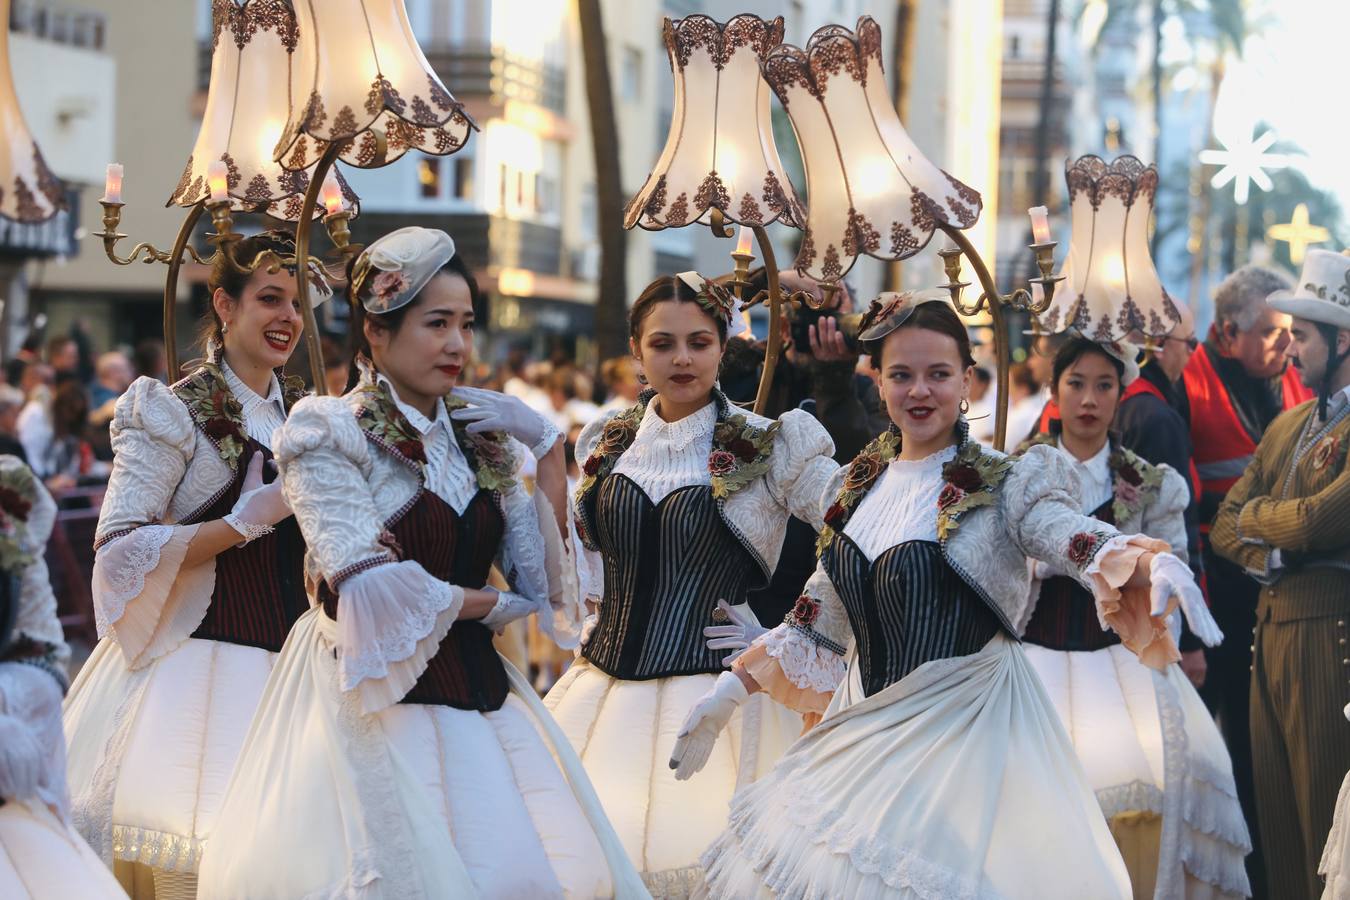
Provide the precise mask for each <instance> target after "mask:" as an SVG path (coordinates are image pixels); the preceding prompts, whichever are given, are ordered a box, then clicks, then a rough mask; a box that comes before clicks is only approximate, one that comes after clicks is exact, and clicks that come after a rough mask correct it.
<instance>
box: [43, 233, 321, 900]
mask: <svg viewBox="0 0 1350 900" xmlns="http://www.w3.org/2000/svg"><path fill="white" fill-rule="evenodd" d="M265 251H272V252H274V253H277V254H278V255H280V256H283V257H284V256H289V255H291V254H292V253H293V252H294V244H293V242H292V240H291V237H290V235H289V234H286V233H282V232H264V233H263V234H260V235H256V236H253V237H249V238H245V239H243V240H241V241H240V242H239V244H238V246H237V249H236V251H235V255H236V258H237V259H238V260H239V261H240V262H241V263H244V264H248V263H251V262H252V261H254V260H255V259H257V258H258V256H259V255H260V254H261V253H263V252H265ZM209 285H210V287H211V290H212V305H211V311H210V312H209V313H208V316H207V321H206V323H205V325H204V329H203V344H204V350H205V359H204V360H203V361H202V362H201V364H200V365H199V366H198V367H197V368H196V369H194V370H193V371H192V372H191V374H189V375H188V376H187V377H186V378H184V379H183V380H182V381H179V382H178V383H176V384H174V385H173V386H171V387H165V386H164V385H163V384H161V383H160V382H158V381H156V380H154V379H152V378H141V379H138V380H137V381H136V382H135V383H134V384H132V386H131V388H130V389H129V390H128V391H127V392H126V393H125V394H124V395H123V396H122V398H121V399H120V400H119V401H118V403H117V411H116V413H115V415H114V417H113V421H112V426H111V427H112V447H113V451H114V453H115V459H114V463H113V471H112V476H111V478H110V480H109V484H108V492H107V495H106V497H105V498H104V501H103V506H102V509H101V512H100V515H99V523H98V530H97V533H96V534H97V537H96V541H95V547H96V548H97V549H96V553H95V559H94V580H93V595H94V605H95V613H96V618H97V621H98V628H99V636H100V637H101V638H102V640H100V641H99V644H98V646H97V647H96V648H95V649H94V653H93V655H92V656H91V657H90V659H89V661H88V662H87V663H86V664H85V666H84V667H83V668H82V669H81V671H80V676H79V678H78V679H77V680H76V682H75V684H74V685H73V686H72V687H71V691H70V696H69V698H68V699H67V701H66V711H65V727H66V733H67V736H68V738H69V741H70V757H69V772H70V785H71V788H72V792H71V793H72V801H73V809H74V821H75V823H76V825H77V827H78V828H79V829H80V831H81V832H82V833H83V834H84V836H85V837H86V839H88V840H89V842H90V844H91V845H92V846H93V847H94V849H95V850H96V851H97V852H99V854H100V855H101V856H103V858H104V859H105V861H107V862H108V863H109V864H111V865H113V866H114V868H115V871H116V872H117V874H118V876H119V878H122V879H123V883H124V885H125V886H126V887H127V888H128V889H129V890H130V891H131V892H132V893H133V894H134V895H135V894H143V893H145V892H146V891H147V890H148V887H147V885H146V882H147V881H153V883H154V889H155V890H158V891H169V890H180V889H181V890H190V889H191V888H192V886H193V885H194V884H195V880H196V874H195V873H196V872H197V869H198V865H199V861H200V855H201V850H202V846H203V841H204V836H205V835H206V833H207V832H208V831H209V830H210V828H211V826H212V824H213V823H214V821H215V816H216V812H217V810H218V808H219V803H220V799H221V795H222V793H223V791H224V788H225V780H226V778H228V775H229V771H230V769H231V768H232V766H233V764H234V760H235V756H236V754H237V753H238V750H239V746H240V744H241V743H242V742H243V739H244V732H245V730H246V728H247V727H248V726H247V724H246V723H247V720H248V718H249V716H250V715H251V714H252V711H253V707H254V706H255V705H256V703H257V702H258V698H259V697H260V696H261V694H262V689H263V684H264V682H265V680H266V678H267V673H268V671H269V670H270V668H271V666H272V663H273V661H274V660H275V658H276V653H277V651H279V650H280V649H281V645H282V644H283V643H284V642H285V640H286V634H287V632H288V631H289V629H290V626H291V624H292V623H293V622H294V621H295V620H296V618H297V617H298V616H299V615H300V614H301V613H302V612H304V610H305V609H307V608H308V606H309V602H308V599H307V597H306V596H305V589H304V573H303V569H302V560H303V555H304V542H303V539H302V538H301V535H300V531H299V529H298V528H297V527H296V525H295V522H294V520H293V519H292V518H291V512H290V508H289V507H288V505H287V503H286V500H285V498H284V497H283V495H282V491H281V483H280V482H279V481H277V480H274V471H273V470H272V467H271V463H270V461H271V459H272V450H271V442H272V435H273V432H274V431H275V430H276V429H277V428H278V427H279V426H280V425H282V424H283V423H284V422H285V420H286V414H287V411H288V410H289V409H290V407H291V405H292V404H294V403H295V402H296V400H298V399H299V397H300V395H301V393H302V390H301V388H300V385H299V384H298V383H296V381H294V380H292V379H283V378H282V377H281V375H280V370H281V367H282V366H284V365H285V363H286V361H287V360H288V359H289V358H290V355H291V352H292V350H293V348H294V347H295V346H296V345H297V342H298V339H299V337H300V331H301V323H300V316H299V313H298V312H297V309H296V282H295V274H294V272H293V271H289V270H287V269H282V270H280V271H278V272H276V273H274V274H273V273H268V272H267V271H266V270H265V267H263V268H262V269H260V270H259V271H257V272H254V273H252V274H244V273H241V272H239V271H237V270H235V269H233V268H232V267H231V266H230V265H229V264H228V263H227V262H226V261H225V260H223V259H222V260H220V261H219V262H218V263H217V265H216V268H215V269H214V270H213V271H212V274H211V279H210V282H209ZM267 482H270V483H267ZM142 868H149V869H150V870H151V872H150V873H149V875H150V877H146V873H138V872H137V870H138V869H142Z"/></svg>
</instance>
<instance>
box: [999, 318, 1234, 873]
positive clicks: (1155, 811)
mask: <svg viewBox="0 0 1350 900" xmlns="http://www.w3.org/2000/svg"><path fill="white" fill-rule="evenodd" d="M1134 357H1135V349H1134V348H1133V347H1131V346H1129V345H1128V344H1109V345H1103V344H1097V343H1094V342H1092V341H1089V340H1087V339H1085V338H1081V337H1075V338H1071V339H1070V340H1069V341H1067V342H1066V343H1065V344H1064V345H1063V346H1061V347H1060V349H1059V352H1058V353H1057V354H1056V356H1055V361H1054V369H1053V372H1054V377H1053V379H1052V382H1051V391H1052V397H1053V399H1054V401H1055V402H1056V403H1058V404H1059V409H1060V422H1061V423H1062V431H1061V432H1060V433H1059V435H1058V436H1055V435H1042V436H1040V437H1038V438H1036V439H1035V440H1034V441H1033V442H1032V444H1033V446H1034V445H1038V444H1044V445H1045V446H1049V447H1055V448H1057V449H1058V450H1059V451H1060V452H1061V453H1063V454H1064V455H1065V457H1066V458H1067V459H1068V460H1069V461H1070V462H1071V464H1072V465H1073V467H1074V471H1075V474H1077V476H1078V486H1079V496H1078V499H1079V509H1080V510H1081V511H1082V512H1083V514H1084V515H1089V516H1092V517H1093V518H1096V519H1099V520H1101V521H1103V522H1107V523H1109V524H1110V525H1112V526H1114V527H1115V528H1118V529H1120V530H1122V531H1125V532H1128V533H1140V534H1146V535H1148V536H1150V537H1154V538H1158V539H1159V540H1162V541H1166V542H1167V544H1168V545H1169V546H1170V547H1171V548H1172V552H1173V553H1175V554H1176V555H1177V557H1178V558H1180V559H1183V560H1184V559H1185V558H1186V523H1185V520H1184V518H1183V514H1184V512H1185V509H1186V503H1187V500H1188V499H1189V497H1190V492H1189V491H1188V489H1187V487H1186V482H1185V481H1184V480H1183V479H1182V477H1181V476H1180V475H1179V474H1177V473H1176V472H1175V471H1173V470H1172V469H1171V468H1170V467H1168V466H1165V465H1160V466H1154V465H1152V464H1150V463H1148V462H1147V461H1145V460H1143V459H1140V458H1139V457H1138V456H1136V455H1135V454H1133V453H1131V452H1130V451H1129V450H1126V449H1124V448H1122V447H1119V446H1117V445H1116V443H1115V441H1114V440H1112V439H1111V437H1110V435H1109V429H1110V427H1111V423H1112V421H1113V420H1114V418H1115V413H1116V407H1117V406H1118V405H1119V403H1120V397H1121V393H1122V392H1123V391H1124V389H1125V387H1126V386H1128V384H1129V383H1130V382H1131V381H1133V380H1134V379H1135V378H1137V377H1138V375H1139V368H1138V366H1137V365H1136V364H1135V361H1134ZM1031 596H1032V597H1033V598H1034V605H1033V609H1034V612H1033V613H1032V615H1031V618H1030V620H1029V621H1028V622H1027V624H1026V628H1025V631H1024V633H1023V635H1022V639H1023V640H1024V641H1025V642H1026V644H1027V649H1026V653H1027V659H1029V660H1030V661H1031V665H1032V668H1034V669H1035V670H1036V674H1037V675H1039V676H1040V677H1041V681H1042V683H1043V684H1044V685H1045V688H1046V692H1047V693H1048V694H1049V695H1050V699H1051V701H1052V702H1053V703H1054V705H1055V709H1056V711H1057V712H1058V713H1059V716H1060V720H1061V721H1062V722H1063V723H1064V727H1065V729H1066V730H1067V731H1068V732H1069V737H1070V739H1071V740H1072V741H1073V744H1074V749H1075V750H1076V751H1077V753H1078V759H1079V761H1080V762H1082V764H1083V768H1084V770H1085V771H1086V772H1087V776H1088V782H1089V783H1090V784H1091V785H1092V788H1093V790H1094V791H1095V792H1096V794H1097V801H1098V802H1099V803H1100V804H1101V806H1102V812H1103V813H1105V814H1106V818H1107V821H1108V822H1109V823H1110V826H1111V833H1112V835H1113V836H1114V837H1115V839H1116V843H1117V844H1118V845H1119V846H1120V850H1121V855H1122V856H1123V857H1124V859H1125V866H1126V868H1127V869H1128V870H1129V872H1130V882H1131V885H1132V886H1133V888H1134V896H1135V898H1136V900H1147V898H1151V897H1158V898H1164V897H1182V896H1185V897H1188V898H1191V900H1195V898H1206V897H1218V896H1230V897H1231V896H1248V895H1249V894H1250V893H1251V890H1250V887H1249V885H1248V883H1247V873H1246V869H1245V868H1244V866H1243V858H1244V857H1245V856H1246V855H1247V853H1248V852H1250V851H1251V840H1250V837H1249V835H1248V833H1247V824H1246V822H1245V821H1244V820H1243V817H1242V808H1241V806H1239V804H1238V799H1237V788H1236V786H1235V784H1234V782H1233V766H1232V761H1231V760H1230V759H1229V757H1228V750H1227V748H1226V747H1225V746H1224V743H1223V738H1222V736H1221V735H1220V734H1219V730H1218V728H1217V727H1216V726H1215V724H1214V719H1213V718H1212V717H1211V716H1210V714H1209V711H1208V710H1206V709H1205V705H1204V703H1203V702H1202V701H1201V700H1200V695H1199V694H1198V693H1196V690H1195V687H1194V686H1192V684H1191V682H1190V681H1189V679H1187V678H1186V676H1185V675H1184V674H1182V672H1181V667H1180V666H1177V665H1169V666H1167V667H1165V668H1164V669H1162V670H1161V671H1156V670H1153V669H1149V668H1147V667H1145V666H1142V665H1140V664H1139V663H1138V661H1137V660H1136V659H1135V658H1134V655H1133V654H1132V653H1130V652H1129V651H1128V650H1126V649H1125V648H1124V647H1122V646H1121V645H1120V639H1119V637H1117V635H1116V634H1115V633H1114V632H1111V631H1109V630H1107V629H1105V628H1103V627H1102V626H1101V623H1100V622H1099V621H1098V619H1097V615H1096V613H1095V611H1094V610H1093V608H1092V595H1091V594H1090V593H1089V592H1088V591H1087V590H1085V589H1084V588H1083V587H1082V586H1081V585H1079V584H1078V582H1077V581H1075V580H1074V579H1073V578H1072V577H1070V576H1068V575H1067V574H1065V573H1063V572H1060V571H1059V570H1057V569H1056V568H1054V567H1053V566H1050V565H1048V564H1046V563H1040V562H1038V563H1035V564H1034V566H1033V569H1032V582H1031Z"/></svg>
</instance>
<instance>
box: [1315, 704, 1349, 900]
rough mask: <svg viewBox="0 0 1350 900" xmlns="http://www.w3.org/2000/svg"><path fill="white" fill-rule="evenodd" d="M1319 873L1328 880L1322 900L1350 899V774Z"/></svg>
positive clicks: (1344, 786)
mask: <svg viewBox="0 0 1350 900" xmlns="http://www.w3.org/2000/svg"><path fill="white" fill-rule="evenodd" d="M1347 711H1350V707H1347ZM1317 873H1318V874H1319V875H1321V876H1322V877H1323V878H1325V879H1326V887H1325V888H1323V890H1322V900H1350V774H1348V775H1346V776H1345V780H1344V781H1342V782H1341V792H1340V794H1339V795H1337V797H1336V816H1335V818H1334V819H1333V820H1332V823H1331V833H1330V834H1328V835H1327V845H1326V847H1325V848H1323V850H1322V863H1321V865H1319V866H1318V867H1317Z"/></svg>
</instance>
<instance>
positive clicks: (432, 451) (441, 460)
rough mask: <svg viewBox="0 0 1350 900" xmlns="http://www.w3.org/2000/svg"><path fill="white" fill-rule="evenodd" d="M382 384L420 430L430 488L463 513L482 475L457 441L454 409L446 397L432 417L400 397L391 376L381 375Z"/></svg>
mask: <svg viewBox="0 0 1350 900" xmlns="http://www.w3.org/2000/svg"><path fill="white" fill-rule="evenodd" d="M378 380H379V382H380V383H381V384H383V385H385V386H386V387H388V389H389V396H391V397H393V398H394V403H395V404H396V405H397V406H398V411H399V412H401V413H403V417H404V418H405V419H407V420H408V424H409V425H411V426H412V427H413V428H415V429H417V433H418V435H420V436H421V438H422V448H423V450H424V451H425V453H426V457H427V462H426V472H425V477H426V485H425V486H426V489H427V490H429V491H431V492H432V493H433V494H435V495H436V496H437V497H440V498H441V499H442V500H444V501H445V502H446V503H448V504H450V506H451V507H453V508H454V510H455V512H457V513H459V514H460V515H463V514H464V510H465V509H467V508H468V506H469V503H470V502H471V501H472V500H473V496H474V494H476V493H478V478H477V476H475V475H474V473H473V469H471V468H469V460H468V459H467V458H466V457H465V456H464V451H463V450H461V449H460V446H459V442H458V441H457V440H455V429H454V426H453V425H452V423H451V421H450V412H449V411H448V410H447V409H446V408H445V401H444V400H437V401H436V406H435V408H434V409H433V410H432V413H431V414H432V417H431V418H430V419H428V418H427V417H426V416H424V415H422V413H421V411H420V410H418V409H417V408H416V407H412V406H409V405H408V404H406V403H404V402H403V401H402V400H401V399H399V396H398V391H396V390H395V389H394V386H393V384H391V383H390V382H389V381H388V379H386V378H385V377H384V376H383V375H380V376H378Z"/></svg>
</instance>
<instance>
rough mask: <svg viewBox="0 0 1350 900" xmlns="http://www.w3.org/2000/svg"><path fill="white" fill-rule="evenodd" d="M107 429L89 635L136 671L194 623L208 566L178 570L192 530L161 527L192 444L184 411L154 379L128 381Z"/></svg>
mask: <svg viewBox="0 0 1350 900" xmlns="http://www.w3.org/2000/svg"><path fill="white" fill-rule="evenodd" d="M111 433H112V449H113V454H114V456H113V468H112V475H111V476H110V478H109V480H108V491H107V493H106V494H105V495H104V498H103V505H102V507H101V509H100V512H99V521H98V531H97V535H96V538H95V547H96V548H97V550H96V552H95V554H94V577H93V582H92V585H91V587H92V593H93V600H94V620H95V623H96V625H97V628H98V634H99V636H100V637H111V638H112V640H114V641H116V642H117V644H118V646H119V647H120V648H121V651H122V656H123V657H124V658H125V659H126V662H127V665H128V666H129V667H130V668H132V669H138V668H141V667H142V666H144V665H146V664H148V663H150V662H151V661H153V660H154V659H156V658H158V657H160V656H162V655H164V654H165V653H168V652H169V651H171V650H173V649H174V648H175V647H177V646H178V645H179V644H180V643H182V642H183V641H184V640H186V639H187V637H188V636H189V635H191V634H192V632H193V631H195V630H196V628H197V626H198V625H200V624H201V621H202V618H203V617H204V616H205V615H206V610H207V608H208V607H209V606H210V605H211V592H212V590H213V588H214V587H215V561H214V560H209V559H208V560H206V561H204V562H202V563H199V564H198V565H195V566H185V565H184V564H183V559H184V557H185V556H186V554H187V550H188V545H189V544H191V543H192V538H193V537H194V536H195V535H196V533H197V527H198V526H197V525H186V526H180V525H174V524H172V523H168V522H166V521H165V519H166V517H167V515H168V509H169V501H170V500H171V499H172V498H173V495H174V493H175V491H177V490H178V487H179V485H180V484H181V483H182V481H183V479H184V477H185V475H186V474H187V471H188V465H189V463H190V462H191V460H192V456H193V448H194V447H195V445H196V430H195V426H194V425H193V422H192V417H191V416H190V415H189V414H188V411H187V407H186V406H184V405H183V403H182V402H181V401H180V400H179V399H178V398H177V397H175V396H174V394H173V392H172V391H170V390H169V389H168V388H167V387H165V386H164V385H163V384H161V383H160V382H158V381H156V380H155V379H153V378H138V379H137V380H136V381H135V382H134V383H133V384H132V386H131V388H130V390H128V391H127V392H126V393H125V394H123V395H122V397H121V398H120V399H119V400H118V401H117V407H116V411H115V412H114V414H113V420H112V425H111ZM222 466H223V463H222Z"/></svg>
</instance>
